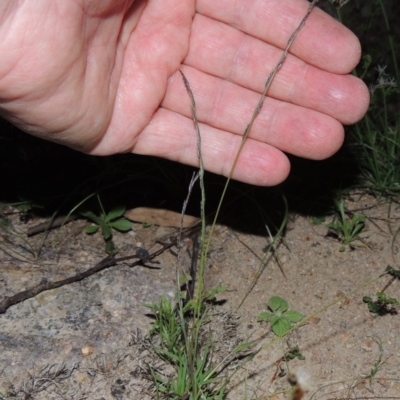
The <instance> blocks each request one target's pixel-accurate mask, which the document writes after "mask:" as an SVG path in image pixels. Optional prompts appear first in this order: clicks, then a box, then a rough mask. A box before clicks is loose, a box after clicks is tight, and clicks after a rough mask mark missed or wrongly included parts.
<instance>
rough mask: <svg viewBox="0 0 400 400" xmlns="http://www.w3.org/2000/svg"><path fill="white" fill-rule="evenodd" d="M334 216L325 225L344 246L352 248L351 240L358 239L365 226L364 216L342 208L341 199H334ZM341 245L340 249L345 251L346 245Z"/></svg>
mask: <svg viewBox="0 0 400 400" xmlns="http://www.w3.org/2000/svg"><path fill="white" fill-rule="evenodd" d="M335 204H336V217H335V219H334V221H333V222H331V223H329V224H327V225H326V226H327V227H328V228H329V229H330V230H331V231H332V232H333V233H334V234H335V236H337V237H338V239H339V240H340V242H341V243H343V244H344V246H348V247H349V248H350V249H352V250H353V249H354V244H353V242H354V241H356V240H360V236H359V234H360V233H361V231H362V230H363V229H364V227H365V217H364V216H362V215H349V214H348V213H346V211H345V208H344V202H343V199H341V200H337V201H335ZM344 246H343V247H341V248H340V251H345V250H346V247H344Z"/></svg>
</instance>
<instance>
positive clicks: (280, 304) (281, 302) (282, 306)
mask: <svg viewBox="0 0 400 400" xmlns="http://www.w3.org/2000/svg"><path fill="white" fill-rule="evenodd" d="M268 307H269V308H270V309H271V310H272V311H273V312H274V313H276V312H277V311H280V313H284V312H285V311H286V310H287V309H288V308H289V304H288V302H287V301H286V300H285V299H282V297H279V296H272V297H271V298H270V299H269V301H268Z"/></svg>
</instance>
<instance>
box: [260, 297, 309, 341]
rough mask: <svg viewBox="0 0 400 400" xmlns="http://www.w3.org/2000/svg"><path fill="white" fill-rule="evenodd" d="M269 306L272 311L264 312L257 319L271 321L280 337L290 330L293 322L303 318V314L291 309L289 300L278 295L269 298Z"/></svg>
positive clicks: (274, 330) (272, 326)
mask: <svg viewBox="0 0 400 400" xmlns="http://www.w3.org/2000/svg"><path fill="white" fill-rule="evenodd" d="M268 308H269V309H270V310H271V311H272V313H270V312H267V311H264V312H262V313H261V314H260V315H259V316H258V318H257V321H258V322H263V321H267V322H270V323H271V328H272V330H273V332H274V333H275V334H276V335H277V336H279V337H283V336H285V335H286V334H287V333H288V332H289V331H290V329H291V327H292V323H293V322H299V321H301V320H302V319H303V315H302V314H300V313H299V312H297V311H293V310H289V305H288V302H287V301H286V300H285V299H282V298H281V297H278V296H273V297H271V298H270V299H269V301H268Z"/></svg>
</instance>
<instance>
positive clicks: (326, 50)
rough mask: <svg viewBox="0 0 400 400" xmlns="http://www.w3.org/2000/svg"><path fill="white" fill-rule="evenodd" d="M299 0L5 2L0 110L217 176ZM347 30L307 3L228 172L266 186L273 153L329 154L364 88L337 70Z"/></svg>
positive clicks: (81, 144) (348, 44)
mask: <svg viewBox="0 0 400 400" xmlns="http://www.w3.org/2000/svg"><path fill="white" fill-rule="evenodd" d="M308 5H309V3H308V2H307V1H305V0H254V1H249V0H239V1H235V2H233V1H231V0H218V1H215V0H196V1H195V0H185V1H182V0H147V1H145V0H136V1H133V0H118V1H116V0H102V1H98V0H69V1H63V0H60V1H57V0H36V1H29V0H25V1H19V2H15V1H13V0H2V4H1V5H0V35H1V37H2V41H1V42H0V54H1V55H2V62H1V65H0V98H1V103H0V112H1V114H2V115H3V116H4V117H5V118H7V119H9V120H10V121H11V122H13V123H14V124H15V125H17V126H18V127H20V128H21V129H22V130H24V131H26V132H28V133H31V134H33V135H35V136H39V137H41V138H44V139H47V140H51V141H54V142H57V143H61V144H64V145H67V146H69V147H72V148H74V149H77V150H80V151H83V152H85V153H88V154H94V155H107V154H113V153H121V152H133V153H138V154H147V155H154V156H159V157H163V158H167V159H170V160H174V161H178V162H181V163H185V164H190V165H198V159H197V149H196V134H195V130H194V126H193V121H192V119H191V114H190V101H189V97H188V95H187V93H186V90H185V87H184V85H183V82H182V78H181V75H180V74H179V69H181V70H182V71H183V72H184V74H185V75H186V77H187V78H188V80H189V82H190V85H191V88H192V90H193V93H194V96H195V99H196V104H197V116H198V120H199V122H200V129H201V134H202V155H203V160H204V165H205V168H206V169H208V170H209V171H212V172H215V173H219V174H223V175H227V174H228V173H229V171H230V168H231V166H232V163H233V160H234V158H235V156H236V153H237V150H238V148H239V146H240V142H241V139H242V137H241V135H242V133H243V131H244V129H245V127H246V125H247V124H248V122H249V120H250V117H251V114H252V112H253V110H254V108H255V106H256V104H257V102H258V100H259V97H260V94H261V92H262V90H263V88H264V84H265V81H266V79H267V77H268V75H269V73H270V71H271V70H272V69H273V68H274V66H275V64H276V63H277V61H278V60H279V58H280V56H281V54H282V49H283V48H284V47H285V46H286V43H287V40H288V38H289V37H290V35H291V34H292V33H293V31H294V30H295V29H296V27H297V26H298V24H299V23H300V21H301V20H302V18H303V16H304V15H305V13H306V10H307V8H308ZM360 53H361V50H360V46H359V43H358V40H357V39H356V37H355V36H354V35H353V34H352V33H351V32H350V31H348V30H347V29H346V28H345V27H343V26H342V25H340V24H339V23H338V22H336V21H334V20H333V19H331V18H330V17H329V16H328V15H326V14H324V13H323V12H322V11H321V10H319V9H314V11H313V12H312V13H311V15H310V17H309V19H308V20H307V22H306V25H305V26H304V27H303V28H302V30H301V31H300V33H299V35H298V37H297V38H296V40H295V41H294V43H293V46H292V47H291V54H290V55H289V56H288V58H287V59H286V61H285V63H284V65H283V67H282V69H281V70H280V71H279V73H278V75H277V76H276V78H275V80H274V82H273V84H272V86H271V88H270V90H269V92H268V97H267V98H266V100H265V102H264V106H263V109H262V111H261V113H260V115H259V116H258V117H257V119H256V121H255V123H254V126H253V129H252V131H251V132H250V137H249V139H248V141H247V142H246V144H245V146H244V149H243V152H242V154H241V156H240V159H239V162H238V164H237V167H236V169H235V171H234V176H233V178H235V179H238V180H242V181H245V182H248V183H252V184H256V185H275V184H278V183H280V182H281V181H283V180H284V179H285V178H286V176H287V174H288V172H289V169H290V166H289V161H288V159H287V157H286V156H285V155H284V153H283V152H287V153H292V154H295V155H297V156H301V157H305V158H310V159H316V160H318V159H323V158H326V157H329V156H330V155H332V154H333V153H334V152H335V151H337V150H338V148H339V147H340V146H341V144H342V142H343V134H344V133H343V132H344V131H343V127H342V125H341V124H342V123H343V124H351V123H354V122H356V121H358V120H359V119H360V118H361V117H362V116H363V114H364V113H365V111H366V109H367V107H368V103H369V94H368V90H367V88H366V87H365V85H364V84H363V83H362V82H361V81H360V80H358V79H357V78H355V77H354V76H351V75H346V74H348V73H349V72H350V71H351V70H352V69H353V68H354V67H355V65H356V64H357V62H358V61H359V57H360Z"/></svg>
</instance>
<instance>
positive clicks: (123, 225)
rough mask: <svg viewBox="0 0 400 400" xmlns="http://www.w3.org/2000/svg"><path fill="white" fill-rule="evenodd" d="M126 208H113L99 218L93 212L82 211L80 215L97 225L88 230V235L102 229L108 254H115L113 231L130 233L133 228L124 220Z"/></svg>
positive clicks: (90, 226) (89, 227) (102, 213)
mask: <svg viewBox="0 0 400 400" xmlns="http://www.w3.org/2000/svg"><path fill="white" fill-rule="evenodd" d="M124 212H125V207H124V206H117V207H115V208H113V209H112V210H111V211H110V212H109V213H108V214H106V213H105V212H104V210H103V211H102V212H101V214H100V215H99V216H97V215H96V214H94V213H93V212H92V211H81V212H80V214H81V215H82V216H84V217H86V218H88V219H90V220H91V221H93V222H94V223H95V225H89V226H88V227H87V228H86V233H87V234H89V235H93V234H94V233H96V232H98V231H99V230H100V229H101V234H102V235H103V237H104V240H105V241H106V253H108V254H114V253H115V246H114V244H113V242H112V230H113V229H115V230H117V231H120V232H128V231H129V230H131V228H132V223H131V222H130V221H128V220H127V219H126V218H123V217H122V216H123V215H124Z"/></svg>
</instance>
